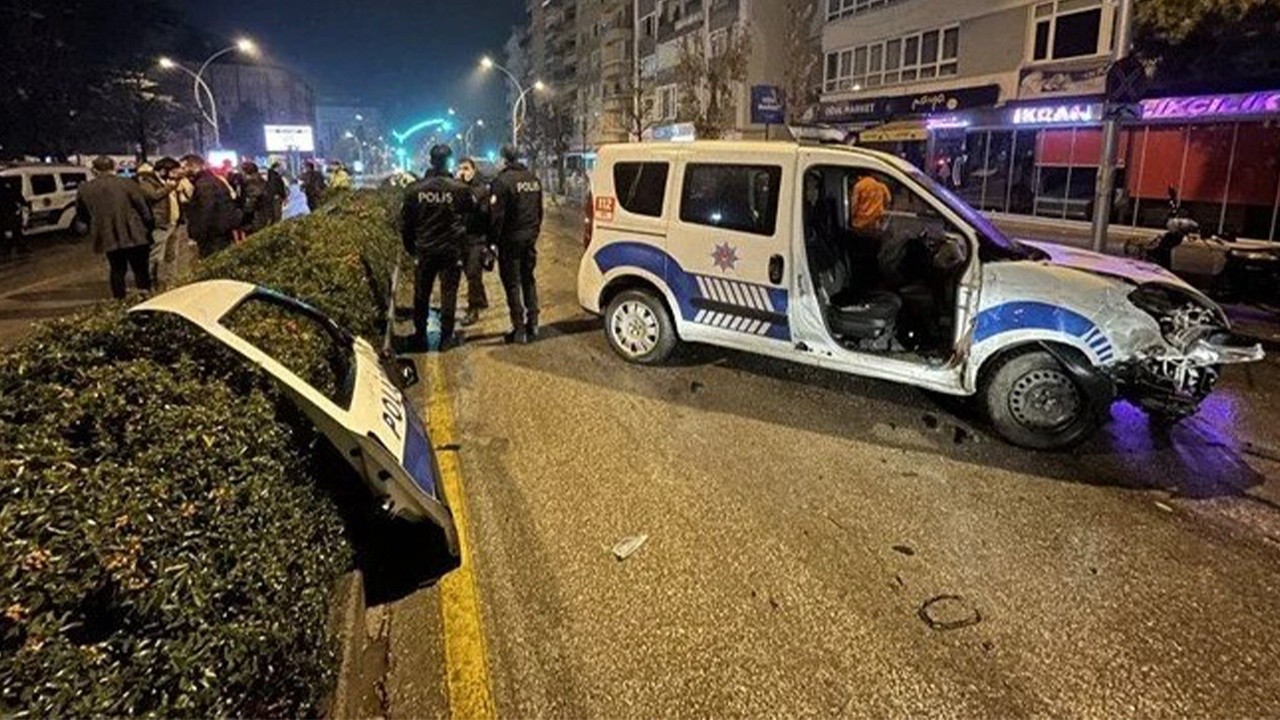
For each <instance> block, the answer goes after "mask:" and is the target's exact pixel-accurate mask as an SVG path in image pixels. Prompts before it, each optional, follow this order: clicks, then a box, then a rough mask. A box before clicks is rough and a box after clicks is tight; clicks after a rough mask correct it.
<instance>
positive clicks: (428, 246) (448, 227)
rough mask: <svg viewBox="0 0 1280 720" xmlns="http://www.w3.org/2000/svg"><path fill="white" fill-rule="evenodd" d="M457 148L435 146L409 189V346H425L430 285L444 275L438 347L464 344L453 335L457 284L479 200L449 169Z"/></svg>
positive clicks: (405, 212)
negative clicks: (412, 265)
mask: <svg viewBox="0 0 1280 720" xmlns="http://www.w3.org/2000/svg"><path fill="white" fill-rule="evenodd" d="M452 156H453V151H452V150H450V149H449V146H448V145H436V146H435V147H433V148H431V169H430V170H428V171H427V174H426V176H425V177H423V179H422V180H421V181H420V182H417V183H415V184H413V185H410V186H409V188H408V190H406V192H405V198H404V205H403V207H402V209H401V217H400V232H401V237H402V239H403V241H404V249H405V250H406V251H407V252H409V253H410V254H412V255H413V256H414V257H415V258H416V259H417V274H416V277H415V278H414V288H413V329H414V336H413V342H412V343H411V347H410V350H413V351H424V350H426V349H427V317H428V315H429V314H430V310H431V289H432V286H433V285H435V282H436V279H437V278H439V279H440V293H441V295H442V296H443V297H442V298H441V300H440V349H441V350H448V349H449V348H451V347H455V346H457V345H458V344H459V343H460V338H458V336H457V335H455V334H454V326H455V323H456V322H457V317H456V315H457V311H458V285H459V284H460V282H461V279H462V259H463V257H464V253H465V252H466V240H467V228H466V216H467V213H469V212H470V211H471V210H472V209H473V208H474V205H475V199H474V196H473V195H472V193H471V192H470V190H468V188H467V186H466V185H464V184H463V183H461V182H459V181H457V180H455V179H454V178H453V175H452V174H450V172H449V160H450V158H451V157H452Z"/></svg>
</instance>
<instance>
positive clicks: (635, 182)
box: [613, 162, 671, 217]
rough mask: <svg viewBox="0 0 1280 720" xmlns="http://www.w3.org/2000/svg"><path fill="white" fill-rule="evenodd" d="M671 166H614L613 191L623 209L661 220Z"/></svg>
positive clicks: (648, 164)
mask: <svg viewBox="0 0 1280 720" xmlns="http://www.w3.org/2000/svg"><path fill="white" fill-rule="evenodd" d="M670 170H671V167H670V166H669V165H668V164H667V163H664V162H662V163H658V162H620V163H618V164H616V165H614V166H613V190H614V192H616V193H617V194H618V202H619V203H620V204H621V205H622V209H623V210H626V211H627V212H629V213H634V214H636V215H647V216H649V217H662V204H663V201H664V198H665V197H666V194H667V175H668V173H669V172H670Z"/></svg>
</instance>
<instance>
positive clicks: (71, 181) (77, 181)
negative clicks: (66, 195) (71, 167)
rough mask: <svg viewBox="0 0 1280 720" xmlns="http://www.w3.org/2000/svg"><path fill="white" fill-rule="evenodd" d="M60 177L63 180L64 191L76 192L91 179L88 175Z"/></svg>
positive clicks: (73, 174)
mask: <svg viewBox="0 0 1280 720" xmlns="http://www.w3.org/2000/svg"><path fill="white" fill-rule="evenodd" d="M58 177H59V178H60V179H61V180H62V189H63V190H75V189H76V188H78V187H80V186H81V185H82V184H84V182H85V181H87V180H88V179H89V176H88V174H86V173H62V174H61V175H59V176H58Z"/></svg>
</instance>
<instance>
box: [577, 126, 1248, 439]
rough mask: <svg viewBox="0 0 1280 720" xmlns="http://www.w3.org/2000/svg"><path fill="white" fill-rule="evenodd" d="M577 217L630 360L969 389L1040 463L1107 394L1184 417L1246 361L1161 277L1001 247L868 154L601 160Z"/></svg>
mask: <svg viewBox="0 0 1280 720" xmlns="http://www.w3.org/2000/svg"><path fill="white" fill-rule="evenodd" d="M587 210H588V217H587V218H586V236H585V238H584V242H585V245H586V254H585V256H584V257H583V260H582V263H581V266H580V269H579V275H578V296H579V302H580V303H581V305H582V306H583V307H584V308H586V309H587V310H589V311H591V312H593V313H596V314H600V315H603V316H604V321H605V333H606V336H607V338H608V340H609V343H610V344H611V345H612V347H613V348H614V350H615V351H616V352H617V353H618V354H619V355H621V356H622V357H623V358H625V359H626V360H628V361H630V362H633V363H639V364H652V363H659V362H662V361H663V360H665V359H666V358H667V356H668V355H669V354H670V353H671V352H672V350H673V349H674V348H675V346H676V345H677V344H678V342H680V341H688V342H698V343H708V344H713V345H720V346H724V347H729V348H735V349H738V350H742V351H746V352H752V353H758V354H761V355H768V356H772V357H776V358H782V359H787V360H793V361H796V362H801V363H806V364H810V365H816V366H820V367H825V368H830V369H833V370H837V371H841V372H847V373H851V374H856V375H863V376H867V377H873V378H879V379H883V380H890V381H894V382H900V383H904V384H909V385H914V386H917V387H921V388H925V389H928V390H932V391H936V392H940V393H946V394H950V395H962V396H977V398H978V399H979V401H980V404H981V405H982V406H983V407H984V408H985V410H986V412H987V414H988V416H989V417H990V419H991V422H992V424H993V425H994V427H995V429H996V431H997V432H999V434H1000V435H1001V436H1003V437H1004V438H1006V439H1007V440H1009V441H1010V442H1012V443H1015V444H1018V445H1021V446H1024V447H1030V448H1037V449H1055V448H1063V447H1068V446H1071V445H1073V444H1075V443H1077V442H1080V441H1081V440H1083V439H1085V438H1086V437H1088V436H1089V435H1090V434H1091V433H1092V432H1093V431H1094V430H1095V429H1096V428H1097V427H1098V425H1099V423H1100V422H1101V421H1103V420H1104V419H1105V418H1106V417H1107V415H1108V410H1109V408H1110V405H1111V403H1112V402H1113V401H1114V400H1116V399H1117V398H1121V399H1127V400H1129V401H1131V402H1133V403H1134V404H1136V405H1138V406H1139V407H1141V408H1143V409H1145V410H1146V411H1148V412H1149V413H1152V414H1155V415H1158V416H1161V417H1162V418H1168V419H1173V420H1176V419H1181V418H1183V417H1185V416H1187V415H1190V414H1192V413H1194V412H1195V410H1196V408H1197V407H1198V406H1199V404H1200V403H1201V401H1203V400H1204V398H1205V397H1206V396H1207V395H1208V394H1209V392H1210V391H1211V389H1212V388H1213V386H1214V383H1215V382H1216V381H1217V379H1218V375H1219V371H1220V368H1221V367H1222V366H1223V365H1227V364H1231V363H1244V362H1254V361H1257V360H1260V359H1262V357H1263V353H1262V349H1261V347H1259V346H1256V345H1255V346H1248V345H1241V344H1240V343H1238V342H1236V340H1235V339H1234V338H1233V337H1232V335H1231V333H1230V327H1229V324H1228V321H1227V317H1226V315H1225V314H1224V313H1223V311H1222V309H1221V308H1219V307H1218V306H1217V305H1215V304H1214V303H1213V302H1212V301H1210V300H1209V299H1208V298H1207V297H1205V296H1204V295H1203V294H1202V293H1200V292H1199V291H1197V290H1195V289H1194V288H1192V287H1191V286H1189V285H1187V284H1186V283H1184V282H1183V281H1181V280H1179V279H1178V278H1177V277H1175V276H1174V275H1172V274H1170V273H1168V272H1165V271H1163V270H1161V269H1160V268H1158V267H1156V266H1155V265H1151V264H1148V263H1143V262H1138V261H1134V260H1128V259H1124V258H1113V257H1108V256H1104V255H1099V254H1096V253H1090V252H1084V251H1079V250H1073V249H1069V248H1065V247H1059V246H1054V245H1049V244H1041V243H1030V242H1018V241H1015V240H1011V239H1009V238H1007V237H1005V236H1004V235H1003V234H1002V233H1001V232H1000V231H999V230H998V229H997V228H995V227H994V226H993V225H992V224H991V223H990V222H989V221H988V220H987V219H986V218H985V217H984V216H983V215H981V214H980V213H978V212H976V211H975V210H973V209H972V208H971V207H969V206H968V205H966V204H965V203H964V202H963V201H961V200H960V199H959V198H957V197H956V196H955V195H954V194H953V193H951V192H950V191H949V190H947V189H946V188H945V187H942V186H941V185H939V184H938V183H936V182H934V180H933V179H931V178H930V177H928V176H927V175H925V174H924V173H921V172H920V171H919V170H918V169H916V168H915V167H914V166H912V165H910V164H908V163H906V162H904V161H902V160H900V159H898V158H895V157H893V156H890V155H886V154H883V153H878V152H874V151H870V150H865V149H860V148H850V147H842V146H822V145H807V144H802V143H784V142H769V143H751V142H694V143H684V144H665V145H664V144H643V145H615V146H606V147H604V148H602V149H601V150H600V152H599V162H598V165H597V169H596V171H595V173H594V175H593V177H592V198H591V200H590V201H589V203H588V208H587Z"/></svg>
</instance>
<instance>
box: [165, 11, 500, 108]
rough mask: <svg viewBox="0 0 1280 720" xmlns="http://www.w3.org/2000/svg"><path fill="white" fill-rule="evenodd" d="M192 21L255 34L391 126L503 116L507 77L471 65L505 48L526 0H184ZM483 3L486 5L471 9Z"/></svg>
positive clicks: (321, 90) (328, 93)
mask: <svg viewBox="0 0 1280 720" xmlns="http://www.w3.org/2000/svg"><path fill="white" fill-rule="evenodd" d="M181 5H182V6H183V7H184V9H185V10H186V12H187V14H188V17H189V18H190V19H191V21H192V22H193V23H194V24H196V25H197V26H198V27H200V28H202V29H205V30H207V31H209V32H211V33H215V34H217V35H219V36H225V37H227V38H228V40H230V39H231V38H234V37H236V36H238V35H239V34H242V33H243V34H245V35H248V36H249V37H252V38H253V39H254V41H255V42H257V43H258V44H259V45H261V46H262V48H263V49H264V51H265V52H266V54H267V56H268V57H269V59H270V60H271V61H274V62H278V63H280V64H283V65H288V66H291V67H294V68H296V69H297V70H299V71H301V72H302V74H303V75H304V76H305V77H306V78H307V79H308V80H310V81H311V83H312V85H313V86H314V87H315V89H316V94H317V96H318V98H319V99H321V100H326V99H333V100H342V101H358V102H360V103H363V104H366V105H372V106H376V107H380V108H382V109H383V111H384V112H385V113H387V120H388V121H389V122H390V123H392V124H393V125H395V126H402V125H405V124H408V123H409V122H410V121H412V120H415V119H419V118H422V117H430V116H435V115H438V114H439V113H442V112H444V110H445V109H446V108H447V107H448V106H450V105H452V106H454V107H456V108H457V109H458V110H459V112H460V113H462V114H464V115H469V116H473V115H479V116H482V117H486V118H494V119H495V120H498V119H500V118H501V117H503V116H504V115H503V110H502V108H503V106H504V105H505V102H506V101H505V90H506V88H505V86H503V85H502V84H501V79H500V77H499V76H498V75H495V74H488V75H481V74H479V73H477V72H475V68H476V67H477V64H478V61H479V59H480V56H481V55H483V54H485V53H491V54H493V55H494V57H495V58H501V57H502V48H503V45H504V43H505V42H506V40H507V37H508V36H509V34H510V32H511V28H512V26H513V25H517V24H519V23H520V22H522V21H523V19H524V0H209V1H208V2H200V3H191V2H182V3H181ZM479 7H484V8H485V10H484V12H483V13H481V12H478V11H477V10H476V8H479Z"/></svg>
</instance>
